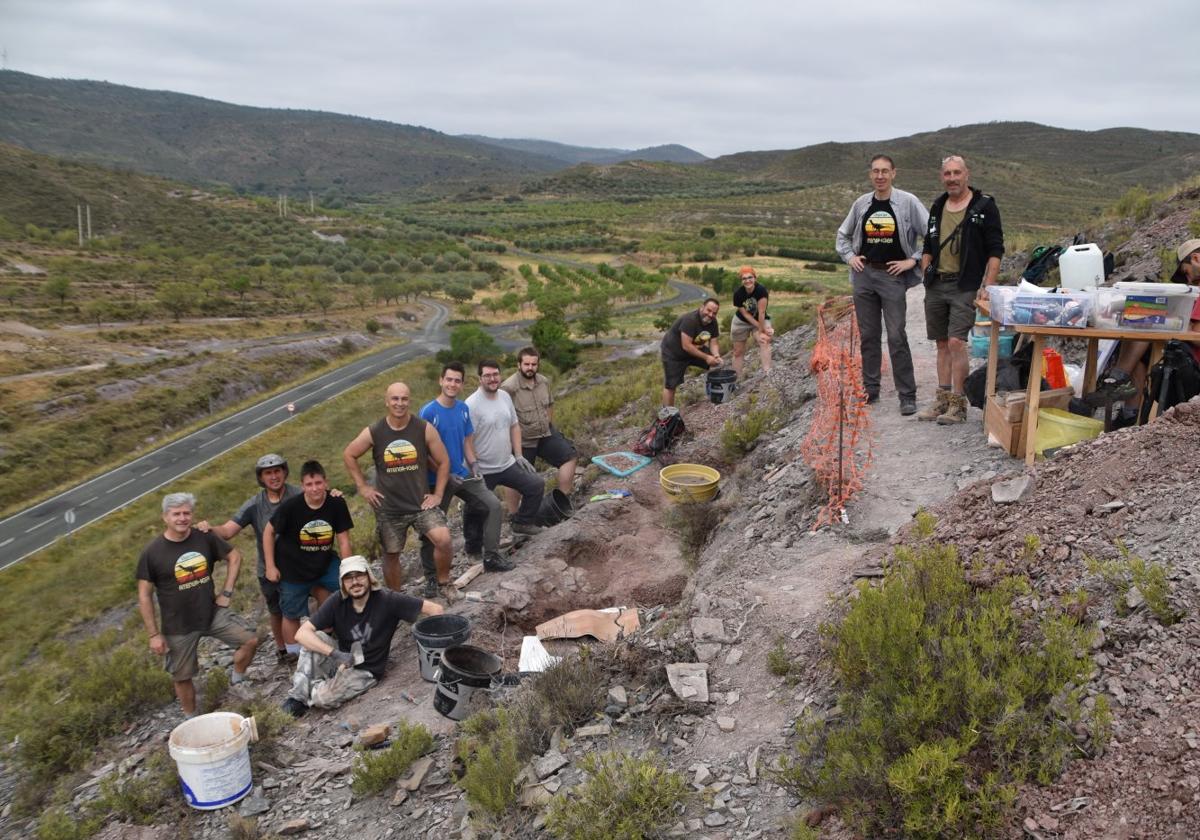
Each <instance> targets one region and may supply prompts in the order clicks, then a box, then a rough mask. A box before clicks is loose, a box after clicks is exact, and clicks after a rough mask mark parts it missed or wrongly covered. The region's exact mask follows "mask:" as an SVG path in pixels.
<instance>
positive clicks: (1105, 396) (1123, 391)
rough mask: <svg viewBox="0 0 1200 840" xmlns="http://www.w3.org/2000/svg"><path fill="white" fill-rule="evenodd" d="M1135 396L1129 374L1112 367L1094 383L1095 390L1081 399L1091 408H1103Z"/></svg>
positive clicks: (1135, 391)
mask: <svg viewBox="0 0 1200 840" xmlns="http://www.w3.org/2000/svg"><path fill="white" fill-rule="evenodd" d="M1136 395H1137V386H1135V385H1134V384H1133V380H1132V379H1130V378H1129V374H1128V373H1126V372H1125V371H1123V370H1121V369H1120V368H1118V367H1114V368H1112V369H1110V370H1109V372H1108V373H1107V374H1105V376H1104V378H1103V379H1101V380H1100V381H1099V382H1097V383H1096V390H1095V391H1092V393H1090V394H1088V395H1087V396H1085V397H1084V398H1083V401H1084V402H1085V403H1087V404H1088V405H1089V406H1091V407H1092V408H1103V407H1104V406H1105V405H1107V404H1109V403H1114V402H1118V401H1120V400H1127V399H1129V398H1131V397H1134V396H1136Z"/></svg>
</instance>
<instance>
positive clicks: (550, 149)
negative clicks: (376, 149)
mask: <svg viewBox="0 0 1200 840" xmlns="http://www.w3.org/2000/svg"><path fill="white" fill-rule="evenodd" d="M459 137H463V138H465V139H467V140H475V141H477V142H479V143H487V144H488V145H491V146H500V147H501V148H505V149H513V150H515V151H520V152H530V153H532V154H536V155H541V156H543V157H549V158H554V159H555V160H561V161H562V162H563V163H564V164H566V165H568V166H574V165H576V164H580V163H592V164H598V165H605V164H611V163H624V162H625V161H630V160H646V161H652V162H663V163H684V164H688V163H703V162H704V161H706V160H709V158H708V157H706V156H704V155H702V154H700V153H699V152H697V151H696V150H695V149H689V148H688V147H687V146H681V145H679V144H678V143H669V144H666V145H662V146H647V147H646V148H643V149H634V150H629V149H605V148H595V147H591V146H572V145H570V144H569V143H556V142H554V141H553V140H534V139H529V138H512V137H506V138H501V137H485V136H484V135H482V134H460V135H459Z"/></svg>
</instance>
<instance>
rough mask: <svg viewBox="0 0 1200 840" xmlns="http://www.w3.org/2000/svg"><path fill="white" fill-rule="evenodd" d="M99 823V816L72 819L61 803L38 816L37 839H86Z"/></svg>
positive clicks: (94, 831) (97, 827)
mask: <svg viewBox="0 0 1200 840" xmlns="http://www.w3.org/2000/svg"><path fill="white" fill-rule="evenodd" d="M100 825H101V820H100V818H99V817H88V818H85V819H82V820H74V819H72V818H71V815H70V814H68V813H67V809H66V808H64V807H62V806H61V805H58V806H55V807H53V808H49V809H47V810H46V811H44V812H43V813H42V815H41V816H40V817H38V822H37V836H38V840H86V838H88V837H91V836H92V835H93V834H95V833H96V832H97V831H98V830H99V828H100Z"/></svg>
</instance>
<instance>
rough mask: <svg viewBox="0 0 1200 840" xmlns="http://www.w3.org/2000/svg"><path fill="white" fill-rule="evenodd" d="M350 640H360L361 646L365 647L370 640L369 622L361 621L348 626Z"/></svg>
mask: <svg viewBox="0 0 1200 840" xmlns="http://www.w3.org/2000/svg"><path fill="white" fill-rule="evenodd" d="M350 641H351V642H360V643H361V644H362V646H363V647H366V646H367V645H368V644H369V643H370V641H371V623H370V622H368V621H361V622H359V623H358V624H355V625H354V626H353V627H351V628H350Z"/></svg>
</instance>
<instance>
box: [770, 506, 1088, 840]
mask: <svg viewBox="0 0 1200 840" xmlns="http://www.w3.org/2000/svg"><path fill="white" fill-rule="evenodd" d="M931 520H932V517H929V516H928V514H921V515H920V516H919V517H918V523H917V529H916V531H917V532H918V533H928V532H929V530H930V527H929V526H930V523H931ZM1026 591H1027V586H1026V584H1025V583H1024V582H1023V581H1021V580H1018V579H1016V578H1006V579H1004V580H1002V581H1000V582H999V583H998V584H997V585H995V586H994V587H992V588H991V589H986V590H977V589H973V588H972V587H971V586H970V585H968V583H967V581H966V577H965V574H964V571H963V569H962V566H961V564H960V562H959V559H958V556H957V553H956V552H955V551H954V549H953V548H952V547H949V546H945V545H940V544H937V543H933V542H925V543H923V544H920V545H918V546H916V547H915V548H908V547H904V548H901V549H898V550H897V552H896V556H895V561H894V562H893V564H892V565H891V567H890V569H889V571H888V574H887V576H886V577H885V578H884V580H883V582H882V584H881V585H879V586H877V587H872V586H869V585H866V584H863V585H860V587H859V589H858V593H857V594H858V597H857V598H856V599H854V600H853V601H852V602H851V603H850V605H849V606H848V607H847V609H846V611H845V614H844V615H843V616H842V618H841V620H840V622H838V623H836V624H831V625H827V626H825V627H824V628H823V633H824V634H825V636H826V638H827V640H828V642H829V645H830V653H831V657H832V662H833V666H834V670H835V672H836V677H837V681H838V685H839V689H840V694H839V697H838V707H839V708H840V709H841V712H842V714H841V715H840V716H839V717H838V718H837V719H836V720H831V721H827V720H819V719H816V718H815V717H812V716H809V717H807V718H805V719H803V720H802V721H800V722H798V723H797V726H796V732H797V736H798V744H799V746H798V758H797V760H796V761H795V762H793V763H792V764H791V765H790V766H789V767H787V768H786V769H785V770H784V771H783V772H782V773H781V774H780V778H781V781H783V782H784V783H785V784H786V785H788V786H789V787H790V788H791V789H792V790H794V791H795V792H797V793H799V794H800V795H804V796H809V797H814V798H816V799H818V800H820V801H823V802H829V803H836V804H838V805H839V807H840V809H841V812H842V816H843V818H844V819H846V820H847V822H849V823H850V824H851V825H852V826H853V827H854V828H855V829H856V830H857V831H859V832H861V833H863V834H865V835H867V836H881V835H884V834H890V833H893V832H895V831H897V830H900V829H903V831H904V833H905V836H907V837H912V838H935V837H948V836H953V837H991V836H995V835H996V833H997V832H998V831H999V830H1000V828H999V827H1000V826H1001V825H1002V824H1003V823H1004V820H1005V817H1006V815H1007V813H1008V810H1009V807H1010V805H1011V803H1012V801H1013V798H1014V796H1015V790H1016V786H1017V785H1019V784H1020V783H1022V782H1025V781H1027V780H1037V781H1038V782H1041V783H1047V782H1049V781H1051V780H1052V779H1053V778H1054V777H1055V776H1056V775H1057V774H1058V773H1059V772H1060V770H1061V767H1062V764H1063V762H1064V760H1065V758H1066V756H1067V753H1068V751H1069V750H1070V749H1071V747H1072V745H1073V738H1072V735H1071V726H1072V725H1073V724H1074V723H1076V722H1078V720H1079V719H1080V717H1081V708H1080V696H1081V691H1082V689H1081V688H1080V686H1081V685H1082V684H1083V683H1084V681H1085V680H1086V677H1087V675H1088V673H1089V672H1090V670H1091V663H1090V659H1089V658H1088V656H1087V655H1086V653H1085V651H1086V650H1087V644H1086V639H1085V634H1084V632H1083V631H1082V630H1081V629H1080V628H1079V627H1078V626H1077V624H1076V623H1075V622H1074V621H1073V620H1071V619H1070V618H1069V617H1067V616H1064V615H1061V614H1059V613H1057V612H1051V611H1047V612H1046V613H1044V614H1043V615H1041V616H1040V617H1039V618H1038V619H1037V621H1036V623H1034V622H1033V621H1032V620H1028V619H1026V620H1023V618H1022V617H1021V616H1018V615H1017V614H1016V613H1015V612H1014V610H1013V607H1012V603H1013V600H1014V598H1016V597H1017V596H1018V595H1020V594H1022V593H1024V592H1026ZM1094 722H1095V716H1094V718H1093V723H1094Z"/></svg>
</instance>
